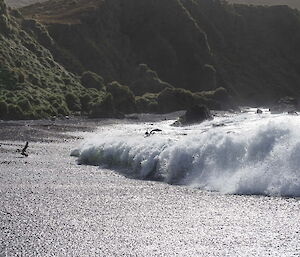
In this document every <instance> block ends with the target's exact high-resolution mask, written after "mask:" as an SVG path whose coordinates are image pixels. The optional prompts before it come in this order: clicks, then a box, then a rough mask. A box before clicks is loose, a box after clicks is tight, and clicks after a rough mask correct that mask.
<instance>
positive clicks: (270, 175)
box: [73, 113, 300, 196]
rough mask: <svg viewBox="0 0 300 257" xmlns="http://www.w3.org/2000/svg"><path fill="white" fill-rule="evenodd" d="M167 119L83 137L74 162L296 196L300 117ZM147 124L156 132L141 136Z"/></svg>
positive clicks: (230, 190) (299, 189)
mask: <svg viewBox="0 0 300 257" xmlns="http://www.w3.org/2000/svg"><path fill="white" fill-rule="evenodd" d="M171 123H172V121H164V122H157V123H154V124H153V125H150V124H149V125H147V124H120V125H118V126H116V127H114V128H111V130H109V131H105V132H98V133H96V134H95V135H94V136H93V137H91V138H88V139H86V140H85V141H84V142H83V144H82V145H81V146H80V147H79V148H78V149H76V150H74V151H73V155H75V156H77V157H78V163H79V164H90V165H100V166H101V165H107V166H109V167H111V168H126V170H127V173H129V174H130V175H132V176H134V177H136V178H140V179H145V178H147V179H161V180H162V181H165V182H167V183H171V184H184V185H189V186H193V187H197V188H201V189H204V190H211V191H219V192H222V193H227V194H263V195H276V196H300V133H299V127H300V118H298V117H296V116H293V117H291V116H287V115H276V116H272V115H270V114H265V115H256V114H253V113H244V114H239V115H232V116H229V117H219V118H216V119H215V120H214V121H207V122H204V123H202V124H199V125H193V126H189V127H182V128H178V127H176V128H174V127H172V126H170V124H171ZM216 123H219V124H224V126H214V125H213V124H216ZM149 126H151V127H159V128H160V129H162V132H161V133H156V134H154V135H152V136H149V137H145V135H144V133H145V131H146V130H147V128H149Z"/></svg>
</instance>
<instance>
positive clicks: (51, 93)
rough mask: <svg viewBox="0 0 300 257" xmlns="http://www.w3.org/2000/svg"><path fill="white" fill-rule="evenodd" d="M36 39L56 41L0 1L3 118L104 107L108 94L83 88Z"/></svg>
mask: <svg viewBox="0 0 300 257" xmlns="http://www.w3.org/2000/svg"><path fill="white" fill-rule="evenodd" d="M36 38H39V40H40V41H43V42H44V44H47V45H49V46H51V45H53V44H54V42H53V39H52V38H51V37H50V36H49V34H48V32H47V30H46V29H45V28H44V26H43V25H41V24H39V23H37V22H36V21H33V20H24V19H23V17H22V16H21V15H20V13H19V12H18V11H15V10H14V11H12V12H9V11H8V9H7V8H6V5H5V4H4V2H3V0H0V119H36V118H45V117H49V116H54V115H55V116H57V115H68V114H70V113H75V112H84V111H86V112H89V111H91V109H92V107H93V106H95V105H96V104H98V106H100V108H101V103H102V102H103V99H104V98H105V97H106V94H107V93H106V92H104V91H103V90H102V91H101V90H97V89H90V88H84V87H83V86H82V85H81V83H80V78H79V77H77V76H75V75H74V74H72V73H70V72H68V71H67V70H66V69H65V68H64V67H62V66H61V65H60V64H58V63H57V62H56V61H55V60H54V58H53V56H52V55H51V53H50V52H49V50H47V49H46V48H45V47H43V46H42V45H40V44H39V43H38V42H37V40H36ZM93 104H94V105H93Z"/></svg>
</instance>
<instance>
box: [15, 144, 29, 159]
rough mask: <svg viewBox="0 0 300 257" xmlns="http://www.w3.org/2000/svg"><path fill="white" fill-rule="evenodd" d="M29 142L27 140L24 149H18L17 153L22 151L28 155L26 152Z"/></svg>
mask: <svg viewBox="0 0 300 257" xmlns="http://www.w3.org/2000/svg"><path fill="white" fill-rule="evenodd" d="M28 144H29V143H28V142H26V144H25V146H24V147H23V149H22V150H20V149H17V153H21V154H22V155H23V156H26V157H28V153H27V152H26V150H27V148H28Z"/></svg>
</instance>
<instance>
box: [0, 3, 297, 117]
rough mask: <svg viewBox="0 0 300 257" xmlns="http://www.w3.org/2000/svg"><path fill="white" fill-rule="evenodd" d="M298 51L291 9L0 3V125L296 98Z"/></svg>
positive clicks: (204, 5) (142, 4) (294, 21)
mask: <svg viewBox="0 0 300 257" xmlns="http://www.w3.org/2000/svg"><path fill="white" fill-rule="evenodd" d="M58 10H59V11H58ZM22 15H24V16H25V17H26V18H24V17H23V16H22ZM299 47H300V12H299V11H297V10H292V9H290V8H288V7H285V6H275V7H254V6H245V5H230V4H228V3H227V2H225V1H221V0H215V1H207V0H180V1H178V0H166V1H148V0H115V1H96V0H91V1H85V0H78V1H72V0H57V1H54V2H53V1H47V2H45V3H40V4H36V5H33V6H29V7H26V8H23V9H20V11H19V10H9V9H7V8H6V6H5V4H4V1H3V0H0V108H1V109H0V119H39V118H49V117H51V116H58V117H59V116H65V115H70V114H73V115H87V116H90V117H121V116H123V114H126V113H133V112H155V113H159V112H171V111H177V110H181V109H188V108H189V107H190V106H192V105H197V104H200V105H201V104H204V105H206V106H207V107H209V108H210V109H221V110H223V109H231V108H234V105H233V104H232V103H233V101H236V102H237V103H243V104H248V103H250V104H251V103H255V104H260V103H263V104H268V103H272V102H274V101H275V100H277V99H280V98H282V97H284V96H293V97H295V98H298V97H300V88H299V83H300V61H299V60H300V54H299V53H300V48H299ZM150 67H151V68H150Z"/></svg>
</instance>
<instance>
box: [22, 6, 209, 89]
mask: <svg viewBox="0 0 300 257" xmlns="http://www.w3.org/2000/svg"><path fill="white" fill-rule="evenodd" d="M67 3H68V1H65V2H64V5H67ZM89 4H90V5H93V9H89V10H87V8H86V2H85V1H77V5H76V6H74V11H75V10H77V13H76V18H75V17H74V16H68V17H66V16H65V18H66V19H65V20H62V19H59V18H58V19H57V20H56V19H55V15H57V14H54V15H53V16H51V15H50V16H49V15H48V14H46V13H47V12H48V10H49V8H50V6H49V5H51V2H48V3H46V4H44V5H39V8H38V6H36V9H35V7H34V6H33V7H28V8H24V9H23V10H22V12H23V13H24V14H25V16H27V17H28V16H31V17H33V16H34V15H35V17H37V19H39V20H40V21H41V22H43V23H44V24H47V27H48V30H49V32H50V34H51V36H52V37H53V38H54V39H55V41H56V42H57V44H58V45H59V48H60V50H61V52H63V53H68V56H70V58H65V59H63V58H61V59H60V61H61V62H62V63H63V64H64V65H65V66H66V67H67V68H68V69H69V70H71V71H73V72H82V71H83V70H92V71H94V72H96V73H98V74H101V76H103V77H104V79H105V80H108V81H110V80H118V81H121V82H123V83H125V84H130V83H131V81H132V80H133V79H134V78H133V77H134V71H135V70H136V68H137V66H138V65H139V64H140V63H146V64H147V65H148V66H149V67H150V68H151V69H153V70H155V71H157V72H158V74H159V77H160V78H161V79H162V80H165V81H168V82H169V83H171V84H174V85H175V86H177V87H182V88H186V89H190V90H193V91H200V90H204V89H214V88H215V85H214V82H213V79H212V80H211V74H209V72H207V67H206V64H212V55H211V52H210V49H209V46H208V42H207V38H206V34H205V32H204V31H202V30H201V28H200V27H199V26H198V24H197V22H196V21H195V20H194V19H193V17H192V16H191V15H190V13H189V12H188V10H187V9H186V8H185V7H184V5H183V4H182V3H181V2H180V1H177V0H164V1H158V0H156V1H155V0H153V1H138V0H126V1H121V0H111V1H90V2H89ZM37 9H38V10H39V11H38V10H37ZM78 10H80V12H78ZM69 12H72V11H70V10H69ZM33 14H34V15H33ZM76 19H77V20H76ZM61 52H59V53H58V54H57V56H61V55H62V54H61ZM63 55H66V54H63ZM70 59H71V60H70ZM210 80H211V81H210ZM144 93H145V92H144Z"/></svg>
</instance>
